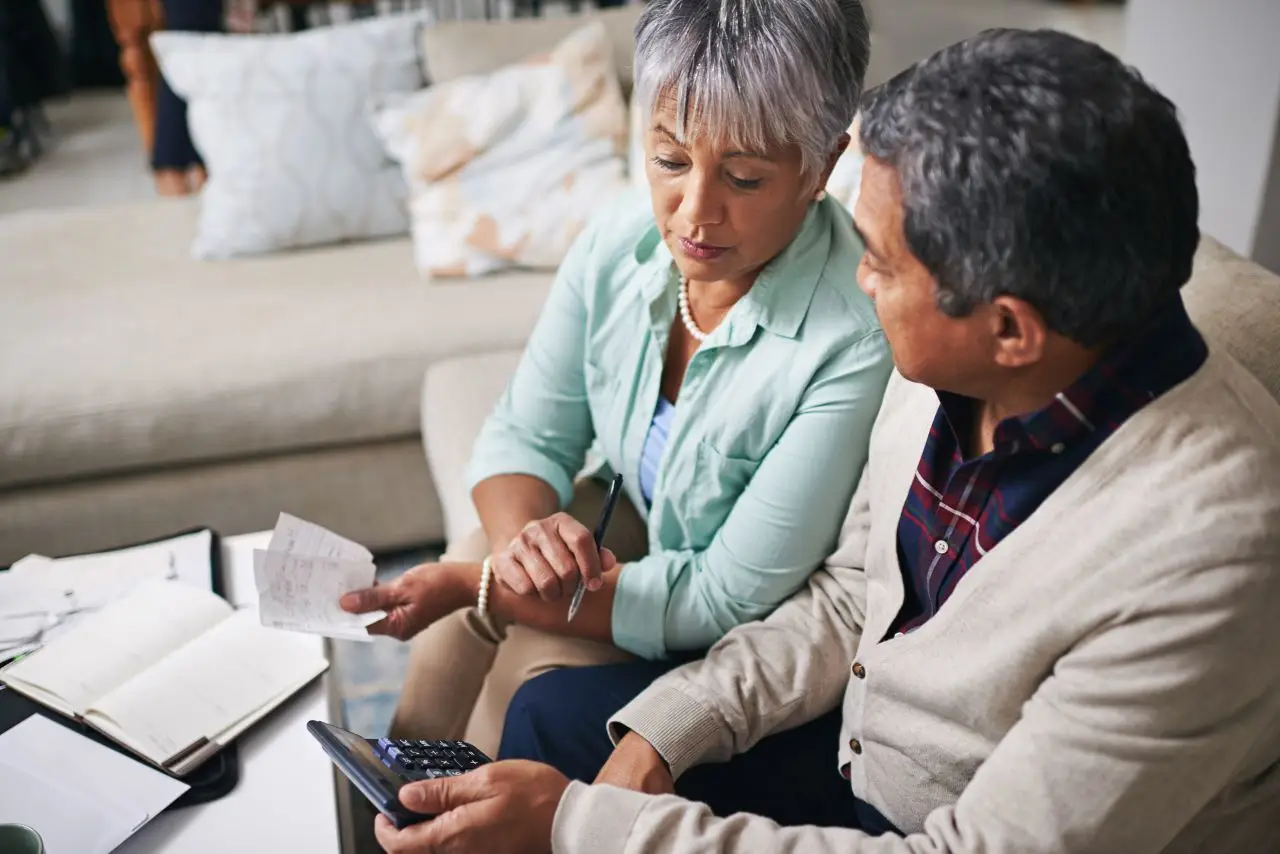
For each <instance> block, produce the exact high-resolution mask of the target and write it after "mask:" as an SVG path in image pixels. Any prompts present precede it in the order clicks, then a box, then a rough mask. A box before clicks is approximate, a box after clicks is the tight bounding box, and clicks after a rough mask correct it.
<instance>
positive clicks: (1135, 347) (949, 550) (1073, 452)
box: [890, 299, 1208, 635]
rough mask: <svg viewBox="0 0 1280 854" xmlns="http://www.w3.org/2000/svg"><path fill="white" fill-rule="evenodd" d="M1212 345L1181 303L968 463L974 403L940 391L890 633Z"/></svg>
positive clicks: (955, 580) (925, 607)
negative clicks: (903, 596) (899, 602)
mask: <svg viewBox="0 0 1280 854" xmlns="http://www.w3.org/2000/svg"><path fill="white" fill-rule="evenodd" d="M1207 355H1208V348H1207V347H1206V345H1205V342H1204V339H1203V338H1202V337H1201V336H1200V333H1199V332H1198V331H1197V330H1196V328H1195V327H1194V326H1193V325H1192V323H1191V320H1190V318H1189V317H1187V313H1186V309H1185V308H1184V307H1183V305H1182V300H1181V299H1179V300H1177V302H1176V304H1175V305H1173V306H1170V307H1169V308H1168V309H1166V310H1165V311H1164V312H1162V313H1161V314H1160V316H1159V317H1158V318H1157V319H1156V320H1155V321H1154V322H1153V323H1152V324H1151V325H1150V326H1149V327H1147V329H1146V330H1145V331H1143V332H1142V333H1140V334H1139V335H1138V336H1137V337H1136V338H1135V339H1133V340H1131V341H1129V342H1128V343H1127V344H1125V345H1122V346H1119V347H1117V348H1114V349H1112V350H1111V351H1109V352H1108V353H1106V354H1105V355H1104V356H1103V357H1102V358H1101V359H1100V360H1099V361H1098V362H1097V363H1096V364H1095V365H1094V366H1093V367H1092V368H1090V369H1089V370H1088V371H1086V372H1085V373H1084V375H1082V376H1081V377H1080V378H1079V379H1078V380H1076V381H1075V382H1074V383H1072V384H1071V386H1069V387H1068V388H1067V389H1066V390H1064V391H1063V392H1061V393H1060V394H1058V395H1057V397H1055V398H1054V400H1053V401H1052V402H1050V403H1049V405H1048V406H1046V407H1045V408H1044V409H1041V410H1039V411H1037V412H1033V413H1031V414H1030V415H1026V416H1019V417H1013V418H1007V419H1005V420H1004V421H1002V422H1000V424H998V425H997V426H996V431H995V449H994V450H993V451H992V452H991V453H989V454H985V455H983V456H981V457H977V458H973V459H966V451H967V449H968V448H969V447H970V444H971V442H970V438H971V436H972V432H973V425H974V416H975V414H976V412H975V406H976V401H974V400H972V399H971V398H967V397H962V396H961V395H956V394H950V393H947V392H939V393H938V399H939V400H940V401H941V405H940V406H939V407H938V414H937V416H936V417H935V418H934V421H933V427H932V428H931V429H930V431H929V439H928V441H927V442H926V443H925V448H924V454H923V455H922V456H921V457H920V465H919V467H918V468H917V469H916V479H915V483H914V484H912V487H911V492H910V493H909V494H908V496H907V503H906V506H905V507H904V508H903V511H902V519H901V521H900V522H899V523H898V560H899V562H900V563H901V565H902V574H903V580H904V581H905V587H906V594H907V595H906V601H905V602H904V603H903V607H902V610H901V611H900V612H899V614H898V618H897V620H895V621H894V625H893V626H892V627H891V629H890V634H891V635H892V634H897V633H900V632H909V631H911V630H912V629H916V628H919V627H920V626H921V625H923V624H924V623H925V622H926V621H927V620H928V619H929V618H930V617H932V616H933V615H934V614H936V613H937V612H938V609H939V608H941V607H942V606H943V603H945V602H946V601H947V598H948V597H949V596H950V595H951V593H952V591H954V590H955V589H956V586H957V585H958V584H960V582H961V579H963V578H964V576H965V574H966V573H967V572H968V571H969V570H970V569H971V568H973V566H974V564H976V563H977V562H978V561H979V560H980V559H981V558H982V556H983V555H984V554H986V553H987V552H989V551H991V550H992V549H993V548H995V547H996V545H997V544H998V543H999V542H1000V541H1001V540H1002V539H1004V538H1005V537H1006V536H1008V535H1009V533H1011V532H1012V531H1013V530H1014V529H1015V528H1017V527H1018V525H1019V524H1021V523H1022V521H1023V520H1025V519H1027V518H1028V517H1030V516H1031V514H1032V513H1034V512H1035V511H1036V508H1038V507H1039V506H1040V503H1041V502H1042V501H1044V500H1045V499H1046V498H1047V497H1049V495H1050V494H1051V493H1052V492H1053V491H1054V490H1055V489H1057V488H1058V487H1059V486H1060V485H1062V483H1063V482H1064V481H1066V479H1067V478H1068V477H1069V476H1070V475H1071V473H1072V472H1074V471H1075V470H1076V469H1077V468H1079V467H1080V465H1081V464H1082V463H1084V461H1085V460H1086V459H1087V458H1088V456H1089V455H1090V454H1091V453H1093V451H1094V449H1096V448H1098V447H1099V446H1100V445H1101V444H1102V443H1103V442H1105V441H1106V440H1107V437H1108V436H1110V435H1111V434H1112V433H1114V432H1115V430H1116V428H1118V427H1119V426H1120V425H1121V424H1123V423H1124V422H1125V421H1126V420H1128V418H1129V417H1130V416H1132V415H1133V414H1134V413H1135V412H1137V411H1138V410H1139V409H1141V408H1142V407H1143V406H1145V405H1146V404H1148V403H1150V402H1151V401H1153V400H1155V399H1156V398H1157V397H1159V396H1160V395H1162V394H1164V393H1165V392H1166V391H1168V390H1169V389H1171V388H1173V387H1174V386H1176V385H1178V384H1179V383H1181V382H1182V381H1183V380H1185V379H1187V378H1188V377H1190V376H1191V375H1192V374H1194V373H1195V372H1196V371H1197V370H1198V369H1199V368H1200V366H1201V365H1202V364H1203V363H1204V360H1205V358H1206V356H1207Z"/></svg>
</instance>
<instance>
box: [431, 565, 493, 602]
mask: <svg viewBox="0 0 1280 854" xmlns="http://www.w3.org/2000/svg"><path fill="white" fill-rule="evenodd" d="M440 571H441V572H444V573H447V575H448V579H449V583H448V585H447V587H446V589H447V590H449V591H450V594H449V598H450V600H451V603H450V604H454V605H456V608H466V607H469V606H474V605H475V604H476V603H477V602H478V601H479V599H480V576H481V573H482V565H481V564H478V563H442V564H440ZM456 608H455V610H456ZM491 608H492V606H491Z"/></svg>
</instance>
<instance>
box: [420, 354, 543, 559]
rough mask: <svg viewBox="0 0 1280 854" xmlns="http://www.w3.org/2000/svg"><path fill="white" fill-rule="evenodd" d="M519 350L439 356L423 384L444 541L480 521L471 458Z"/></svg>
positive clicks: (425, 430) (426, 436)
mask: <svg viewBox="0 0 1280 854" xmlns="http://www.w3.org/2000/svg"><path fill="white" fill-rule="evenodd" d="M519 361H520V351H519V350H504V351H500V352H496V353H488V354H486V355H483V356H465V357H462V358H457V359H446V360H444V361H442V362H437V363H436V364H434V365H432V366H431V367H430V368H429V369H428V370H427V378H426V380H425V381H424V382H423V384H422V442H423V445H424V447H425V449H426V452H427V464H428V466H429V467H430V468H431V478H432V480H433V481H434V482H435V485H436V492H437V494H439V496H440V507H441V509H442V510H443V511H444V529H445V539H446V542H449V543H456V542H457V541H458V540H460V539H462V538H463V537H465V536H466V535H467V534H470V533H471V532H472V531H474V530H475V529H476V528H477V527H478V526H479V525H480V518H479V517H478V516H477V515H476V509H475V507H474V506H473V505H472V503H471V495H470V492H469V490H468V489H467V463H468V462H469V461H470V459H471V446H472V445H474V444H475V441H476V437H477V436H479V435H480V428H481V427H483V426H484V421H485V419H486V418H488V417H489V413H490V412H492V411H493V407H494V406H495V405H496V404H497V402H498V398H499V397H501V396H502V392H503V390H504V389H506V387H507V382H508V381H509V380H510V379H511V377H512V375H513V374H514V373H515V372H516V364H517V363H518V362H519Z"/></svg>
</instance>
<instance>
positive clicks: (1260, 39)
mask: <svg viewBox="0 0 1280 854" xmlns="http://www.w3.org/2000/svg"><path fill="white" fill-rule="evenodd" d="M1128 5H1129V8H1128V12H1127V15H1128V20H1127V27H1126V33H1125V58H1126V60H1127V61H1128V62H1130V63H1131V64H1133V65H1135V66H1137V68H1138V70H1139V71H1141V72H1142V73H1143V75H1144V76H1145V77H1146V78H1147V79H1148V80H1149V81H1150V82H1151V83H1152V84H1153V85H1154V86H1156V88H1158V89H1159V90H1160V91H1161V92H1163V93H1164V94H1165V95H1167V96H1168V97H1169V98H1170V99H1171V100H1172V101H1173V102H1174V103H1175V104H1177V105H1178V108H1179V110H1180V112H1181V114H1182V120H1183V125H1184V127H1185V128H1186V132H1187V138H1188V140H1189V141H1190V144H1191V153H1192V156H1193V157H1194V158H1195V162H1196V168H1197V170H1198V174H1199V181H1198V183H1199V188H1200V207H1201V215H1200V227H1201V230H1203V231H1205V232H1207V233H1209V234H1212V235H1213V236H1214V237H1216V238H1218V239H1219V240H1221V241H1222V242H1223V243H1225V244H1227V245H1228V246H1230V247H1231V248H1232V249H1234V250H1235V251H1237V252H1239V253H1240V254H1242V255H1245V256H1246V257H1253V258H1256V259H1258V260H1260V261H1274V260H1275V259H1277V258H1280V233H1277V230H1276V229H1275V228H1274V226H1275V225H1277V224H1280V223H1274V222H1268V224H1267V227H1266V228H1260V227H1259V223H1260V220H1262V218H1263V217H1264V214H1266V219H1267V220H1274V219H1275V217H1274V216H1273V215H1271V214H1270V211H1273V210H1276V209H1277V208H1280V198H1276V199H1271V198H1268V197H1267V194H1280V179H1277V178H1275V177H1273V176H1272V171H1273V170H1274V169H1275V168H1277V166H1278V165H1280V154H1278V153H1277V150H1278V148H1280V0H1129V4H1128Z"/></svg>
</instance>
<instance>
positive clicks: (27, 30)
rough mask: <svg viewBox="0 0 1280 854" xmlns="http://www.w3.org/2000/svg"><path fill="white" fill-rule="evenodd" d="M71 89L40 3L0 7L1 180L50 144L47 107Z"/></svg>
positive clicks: (11, 0) (21, 0)
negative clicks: (45, 109)
mask: <svg viewBox="0 0 1280 854" xmlns="http://www.w3.org/2000/svg"><path fill="white" fill-rule="evenodd" d="M69 89H70V85H69V80H68V77H67V68H66V63H65V60H64V57H63V52H62V49H61V45H60V44H59V42H58V40H57V38H56V37H55V36H54V34H53V29H52V27H51V26H50V25H49V18H48V16H47V15H46V13H45V7H44V4H43V3H42V2H41V0H4V2H0V175H10V174H13V173H15V172H18V171H21V170H22V169H24V168H25V167H26V166H27V165H28V164H29V163H30V162H31V161H33V160H35V159H36V158H38V157H40V156H41V155H42V154H43V153H44V152H45V150H46V149H47V148H48V146H49V144H50V142H51V135H50V131H49V122H48V119H47V118H46V117H45V114H44V106H43V104H44V102H45V101H46V100H47V99H49V98H52V97H56V96H59V95H64V94H66V93H67V92H68V91H69Z"/></svg>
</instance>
